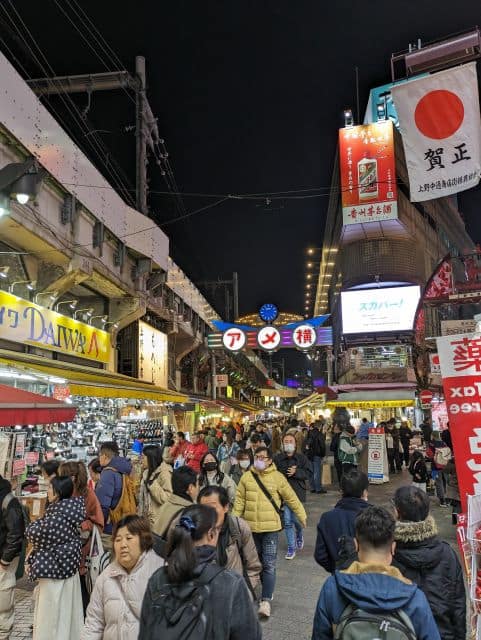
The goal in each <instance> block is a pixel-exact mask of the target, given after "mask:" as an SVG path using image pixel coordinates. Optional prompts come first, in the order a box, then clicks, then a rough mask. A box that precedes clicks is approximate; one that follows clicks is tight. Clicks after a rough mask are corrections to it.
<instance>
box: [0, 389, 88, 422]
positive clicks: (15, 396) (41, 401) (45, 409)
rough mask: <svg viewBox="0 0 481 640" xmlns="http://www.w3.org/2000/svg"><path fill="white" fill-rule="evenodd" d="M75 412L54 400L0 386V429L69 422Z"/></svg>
mask: <svg viewBox="0 0 481 640" xmlns="http://www.w3.org/2000/svg"><path fill="white" fill-rule="evenodd" d="M76 411H77V410H76V409H75V407H71V406H69V405H68V404H66V403H65V402H59V401H58V400H55V399H54V398H47V397H46V396H40V395H38V394H36V393H30V391H22V390H21V389H15V388H14V387H8V386H6V385H3V384H0V427H11V426H15V425H17V424H20V425H25V424H49V423H51V422H71V421H72V420H73V419H74V417H75V413H76Z"/></svg>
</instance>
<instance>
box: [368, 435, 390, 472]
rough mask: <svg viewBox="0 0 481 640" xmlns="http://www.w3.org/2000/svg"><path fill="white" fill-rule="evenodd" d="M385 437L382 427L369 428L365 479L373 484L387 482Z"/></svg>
mask: <svg viewBox="0 0 481 640" xmlns="http://www.w3.org/2000/svg"><path fill="white" fill-rule="evenodd" d="M387 467H388V465H387V450H386V436H385V435H384V428H383V427H370V428H369V445H368V463H367V477H368V478H369V482H371V483H373V484H378V483H379V484H382V483H383V482H388V480H389V477H388V473H387Z"/></svg>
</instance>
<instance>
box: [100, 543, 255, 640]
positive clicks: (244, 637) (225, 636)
mask: <svg viewBox="0 0 481 640" xmlns="http://www.w3.org/2000/svg"><path fill="white" fill-rule="evenodd" d="M198 549H199V548H198ZM200 549H202V547H200ZM205 566H206V565H205V564H204V565H198V567H197V569H196V572H195V575H196V576H200V575H201V574H202V571H203V570H204V569H205ZM166 583H167V578H166V571H165V568H161V569H159V570H158V571H156V572H155V573H154V575H153V576H152V577H151V578H150V580H149V584H148V586H147V591H146V593H145V597H144V601H143V604H142V614H141V620H140V631H139V640H160V639H161V636H160V633H159V630H158V629H157V628H156V624H155V623H156V619H157V616H158V615H159V613H158V608H157V606H156V605H157V603H158V602H160V600H161V599H162V591H161V588H162V586H163V585H165V584H166ZM194 588H195V587H194V586H193V583H192V582H186V583H183V584H179V585H176V586H175V587H174V588H173V591H174V593H175V594H178V597H179V598H181V599H182V600H187V601H188V600H189V597H190V594H191V593H192V591H193V590H194ZM207 594H208V595H207V597H209V608H210V610H211V611H212V614H213V615H212V617H213V620H214V622H213V626H212V629H211V633H210V634H209V640H261V639H262V630H261V626H260V624H259V621H258V620H257V615H256V613H255V611H254V608H253V606H252V600H251V597H250V594H249V591H248V589H247V586H246V583H245V581H244V578H243V577H242V576H240V575H239V574H237V573H234V572H233V571H228V570H226V569H222V570H221V571H220V573H219V574H218V575H216V576H215V578H213V580H212V581H211V582H210V583H209V588H208V590H207ZM179 611H180V607H179V606H173V607H172V608H169V601H168V600H167V606H166V607H165V613H166V617H167V619H168V621H169V622H171V621H172V622H174V621H175V620H176V619H177V618H178V617H179ZM109 640H110V638H109Z"/></svg>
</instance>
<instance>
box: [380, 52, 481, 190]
mask: <svg viewBox="0 0 481 640" xmlns="http://www.w3.org/2000/svg"><path fill="white" fill-rule="evenodd" d="M391 91H392V97H393V100H394V104H395V106H396V110H397V113H398V116H399V124H400V129H401V134H402V138H403V144H404V151H405V154H406V163H407V168H408V173H409V185H410V190H411V201H412V202H420V201H423V200H431V199H432V198H441V197H443V196H449V195H451V194H453V193H458V191H465V190H466V189H470V188H471V187H474V186H476V185H477V184H478V182H479V178H480V172H481V121H480V117H479V95H478V79H477V74H476V63H475V62H470V63H469V64H466V65H463V66H460V67H455V68H453V69H447V70H445V71H440V72H439V73H434V74H432V75H429V76H426V77H423V78H419V79H418V80H412V81H411V82H406V83H405V84H400V85H398V86H395V87H393V88H392V90H391Z"/></svg>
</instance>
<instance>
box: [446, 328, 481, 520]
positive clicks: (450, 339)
mask: <svg viewBox="0 0 481 640" xmlns="http://www.w3.org/2000/svg"><path fill="white" fill-rule="evenodd" d="M437 344H438V353H439V361H440V365H441V375H442V378H443V389H444V395H445V398H446V407H447V411H448V416H449V424H450V430H451V437H452V441H453V448H454V457H455V460H456V471H457V475H458V482H459V493H460V497H461V502H462V504H463V509H466V502H467V496H468V495H473V494H481V334H479V333H471V334H459V335H452V336H445V337H442V338H437Z"/></svg>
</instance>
